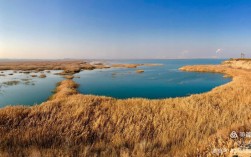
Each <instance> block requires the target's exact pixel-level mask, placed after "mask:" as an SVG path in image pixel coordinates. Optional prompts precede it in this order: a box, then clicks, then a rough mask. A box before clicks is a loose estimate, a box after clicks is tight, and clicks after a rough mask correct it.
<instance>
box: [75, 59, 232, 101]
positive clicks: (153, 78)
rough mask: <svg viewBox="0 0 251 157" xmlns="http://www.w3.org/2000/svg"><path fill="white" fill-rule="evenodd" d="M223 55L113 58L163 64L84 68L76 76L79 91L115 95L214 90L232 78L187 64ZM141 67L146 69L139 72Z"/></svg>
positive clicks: (170, 94) (210, 61)
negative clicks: (186, 69)
mask: <svg viewBox="0 0 251 157" xmlns="http://www.w3.org/2000/svg"><path fill="white" fill-rule="evenodd" d="M222 61H223V60H219V59H187V60H178V59H177V60H111V61H106V62H107V63H108V64H111V63H157V64H163V65H162V66H140V67H138V68H136V69H129V68H111V69H102V70H100V69H96V70H92V71H82V72H80V73H79V74H76V76H80V78H75V79H74V80H75V81H76V82H77V83H78V84H79V85H80V87H79V89H78V90H79V92H80V93H83V94H94V95H101V96H111V97H115V98H133V97H141V98H149V99H156V98H169V97H180V96H187V95H191V94H195V93H203V92H207V91H210V90H211V89H212V88H214V87H216V86H219V85H222V84H225V83H227V82H229V81H231V79H230V78H224V77H223V75H222V74H215V73H198V72H182V71H179V68H180V67H182V66H184V65H198V64H220V63H221V62H222ZM137 69H142V70H144V73H140V74H138V73H136V72H135V71H136V70H137Z"/></svg>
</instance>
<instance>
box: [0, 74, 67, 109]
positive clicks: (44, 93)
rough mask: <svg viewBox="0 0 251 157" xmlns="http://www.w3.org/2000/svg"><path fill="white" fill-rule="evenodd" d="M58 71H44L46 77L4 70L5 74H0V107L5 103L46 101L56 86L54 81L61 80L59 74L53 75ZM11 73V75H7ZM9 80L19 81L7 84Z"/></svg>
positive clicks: (38, 102)
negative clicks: (14, 83) (34, 76)
mask: <svg viewBox="0 0 251 157" xmlns="http://www.w3.org/2000/svg"><path fill="white" fill-rule="evenodd" d="M57 72H58V71H51V73H46V72H45V74H46V76H47V77H46V78H33V77H31V75H32V74H34V75H38V76H39V75H40V74H41V73H30V74H23V73H19V72H17V73H14V72H13V71H4V73H0V74H4V75H5V76H0V107H4V106H6V105H34V104H40V103H41V102H43V101H46V100H47V99H48V98H49V97H50V95H52V91H53V90H54V89H55V87H56V83H57V82H60V81H61V80H63V78H62V77H61V76H59V75H54V73H57ZM9 74H13V75H9ZM9 81H19V83H18V84H16V85H7V84H6V83H7V82H9Z"/></svg>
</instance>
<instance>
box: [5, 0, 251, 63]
mask: <svg viewBox="0 0 251 157" xmlns="http://www.w3.org/2000/svg"><path fill="white" fill-rule="evenodd" d="M250 16H251V1H250V0H0V59H1V58H11V59H62V58H77V59H80V58H83V59H84V58H86V59H173V58H178V59H183V58H234V57H240V53H241V52H243V53H245V54H246V56H247V57H251V44H250V43H251V36H250V35H251V29H250V28H251V18H250Z"/></svg>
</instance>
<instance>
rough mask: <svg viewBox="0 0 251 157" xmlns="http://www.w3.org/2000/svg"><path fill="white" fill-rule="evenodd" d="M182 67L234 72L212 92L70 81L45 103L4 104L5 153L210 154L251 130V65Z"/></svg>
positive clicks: (0, 135) (1, 146)
mask: <svg viewBox="0 0 251 157" xmlns="http://www.w3.org/2000/svg"><path fill="white" fill-rule="evenodd" d="M181 70H184V71H198V72H216V73H223V74H225V75H228V76H231V77H233V80H232V81H231V82H230V83H227V84H225V85H222V86H219V87H216V88H214V89H213V90H212V91H210V92H207V93H203V94H195V95H191V96H188V97H182V98H169V99H160V100H148V99H133V98H132V99H124V100H121V99H114V98H110V97H101V96H93V95H83V94H79V93H78V92H77V90H76V89H77V85H76V83H75V82H74V81H73V80H70V79H69V80H64V81H62V82H61V83H60V84H59V85H58V87H57V88H56V93H55V94H54V95H53V96H52V97H51V99H50V100H49V101H47V102H44V103H42V104H40V105H37V106H32V107H24V106H16V107H13V106H9V107H5V108H3V109H1V110H0V141H1V142H0V151H1V152H0V156H124V157H126V156H170V157H171V156H172V157H174V156H175V157H181V156H191V157H194V156H197V155H201V156H212V154H211V152H212V149H213V148H214V147H215V148H222V147H226V148H228V149H230V148H234V147H235V145H236V144H235V143H234V142H233V141H231V140H230V139H229V133H230V132H231V131H232V130H236V131H238V130H239V131H240V130H242V131H251V122H250V120H251V114H250V113H251V107H250V105H251V94H250V93H251V71H250V70H246V69H235V68H232V67H229V65H203V66H185V67H183V68H181Z"/></svg>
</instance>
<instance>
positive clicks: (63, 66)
mask: <svg viewBox="0 0 251 157" xmlns="http://www.w3.org/2000/svg"><path fill="white" fill-rule="evenodd" d="M104 67H105V65H97V66H95V65H91V64H90V63H87V62H84V61H82V60H51V61H46V60H45V61H8V62H1V63H0V70H23V71H26V72H27V73H30V71H31V70H32V71H36V72H39V71H44V70H63V72H62V73H60V74H62V75H71V74H74V73H78V72H80V71H81V70H92V69H96V68H97V69H100V68H104Z"/></svg>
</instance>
